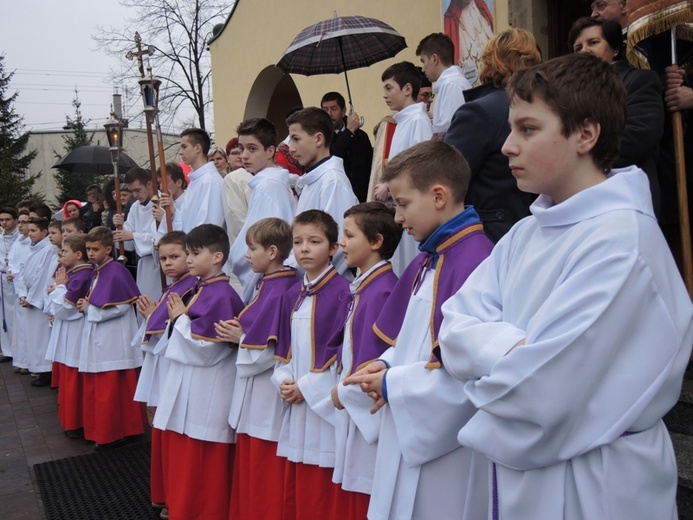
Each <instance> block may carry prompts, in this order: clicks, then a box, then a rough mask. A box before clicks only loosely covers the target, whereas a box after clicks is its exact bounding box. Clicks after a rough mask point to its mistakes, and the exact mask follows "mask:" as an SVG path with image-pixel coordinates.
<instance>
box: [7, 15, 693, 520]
mask: <svg viewBox="0 0 693 520" xmlns="http://www.w3.org/2000/svg"><path fill="white" fill-rule="evenodd" d="M603 3H607V4H608V2H596V4H599V5H598V6H597V7H595V9H597V8H598V7H600V6H601V4H603ZM616 3H618V2H616ZM597 10H599V9H597ZM604 11H605V9H604V8H602V9H600V10H599V12H600V13H601V12H604ZM606 12H608V11H606ZM570 43H571V46H572V47H573V49H574V51H575V53H574V54H570V55H567V56H563V57H560V58H556V59H553V60H549V61H547V62H545V63H542V62H541V61H542V60H541V55H540V53H539V50H538V48H537V45H536V41H535V40H534V38H533V36H532V35H531V34H530V33H528V32H527V31H524V30H521V29H509V30H506V31H503V32H501V33H499V34H498V35H496V36H494V37H493V38H492V39H491V40H490V41H489V42H488V44H487V45H486V47H485V49H484V52H483V55H482V58H481V63H482V69H481V71H480V74H479V85H477V86H476V87H472V86H471V85H470V84H469V82H468V81H467V80H466V78H465V77H464V75H463V74H462V72H461V70H460V69H459V67H457V66H456V65H454V64H453V60H454V46H453V43H452V41H451V40H450V39H449V38H448V37H447V36H445V35H443V34H440V33H435V34H431V35H429V36H427V37H426V38H424V39H423V40H422V41H421V42H420V44H419V46H418V48H417V50H416V54H417V56H419V57H420V60H421V65H422V67H421V69H417V67H416V66H415V65H414V64H413V63H410V62H401V63H397V64H394V65H392V66H390V67H388V68H387V69H386V70H384V72H383V74H382V82H383V97H384V99H385V102H386V104H387V106H388V107H389V109H390V110H392V111H393V112H394V115H393V116H392V117H388V118H385V119H383V120H382V121H381V122H380V123H379V124H378V125H377V127H376V133H375V141H374V146H371V143H370V140H369V138H368V135H367V134H366V133H365V132H364V131H363V130H361V126H362V124H363V123H362V121H361V118H360V117H359V116H358V114H356V113H354V112H353V110H348V109H347V107H346V104H345V102H344V98H343V97H342V96H341V95H340V94H339V93H336V92H330V93H327V94H326V95H325V96H324V97H323V99H322V100H321V106H320V107H308V108H303V109H298V110H295V111H292V113H290V114H289V115H288V117H287V119H286V125H287V127H288V129H289V135H288V137H287V141H286V142H284V143H280V142H279V139H278V135H277V130H276V128H275V126H274V125H273V124H272V123H271V122H270V121H269V120H267V119H263V118H253V119H249V120H246V121H243V122H241V123H240V124H239V125H238V128H237V137H234V139H232V140H231V141H230V142H229V143H228V145H227V146H226V147H225V148H224V149H222V148H220V147H212V145H211V142H210V138H209V136H208V134H207V133H206V132H204V131H202V130H200V129H195V128H191V129H188V130H185V131H184V132H182V134H181V145H180V158H181V161H182V163H183V165H184V166H185V167H186V168H189V170H190V171H189V172H188V173H187V174H186V172H185V171H184V169H183V168H182V167H181V166H180V165H178V164H175V163H170V164H168V165H167V166H166V176H167V191H166V192H160V193H154V190H153V189H152V185H153V184H152V177H151V173H150V172H149V171H148V170H144V169H140V168H133V169H131V170H130V171H129V172H128V173H127V174H126V175H125V178H124V181H125V183H126V184H127V187H128V190H127V192H128V197H132V202H131V203H130V205H129V208H128V212H127V214H125V213H120V214H118V213H115V212H112V213H111V214H110V215H109V216H104V215H103V214H104V207H103V206H104V197H103V191H101V189H100V188H99V187H98V186H94V187H90V188H89V190H88V192H87V200H88V203H87V204H86V205H82V203H81V202H79V201H77V200H70V201H68V202H66V203H65V205H64V208H63V210H64V217H65V219H64V220H63V221H62V222H60V221H51V220H50V219H51V211H50V209H49V208H48V207H47V206H46V205H45V204H40V203H28V202H26V203H21V204H20V205H19V206H18V207H17V208H13V207H6V208H0V226H1V227H2V230H3V233H2V235H1V238H2V240H0V255H2V258H4V262H3V264H2V314H3V330H2V336H1V337H0V345H1V346H2V352H3V358H2V360H0V361H12V363H13V366H14V370H15V372H17V373H19V374H33V375H34V381H33V383H32V384H34V385H36V386H49V385H50V386H52V387H55V388H58V403H59V416H60V421H61V425H62V427H63V428H64V430H65V434H66V435H67V436H68V437H69V438H72V439H87V440H89V441H91V442H94V443H95V444H94V448H95V449H96V450H105V449H111V448H114V447H117V446H120V445H121V444H122V443H124V442H125V441H126V440H127V439H128V438H129V437H132V436H136V435H140V434H142V433H143V432H144V431H145V428H146V425H147V422H149V423H150V425H151V446H152V447H151V475H150V486H151V501H152V506H153V507H155V508H158V509H161V513H160V516H161V518H164V519H165V518H172V519H245V518H247V519H257V518H267V519H311V518H316V519H317V518H320V519H327V518H335V519H336V518H339V519H344V518H349V519H351V518H353V519H362V518H366V517H367V518H370V519H372V520H374V519H411V518H418V519H429V518H440V519H448V518H450V519H452V518H468V519H481V518H489V519H491V518H493V519H497V518H528V519H529V518H566V519H581V518H624V519H625V518H628V519H633V518H642V519H650V518H676V515H677V513H676V501H675V495H676V478H677V477H676V462H675V459H674V453H673V449H672V445H671V441H670V439H669V436H668V433H667V431H666V427H665V426H664V424H663V422H662V417H663V416H664V414H665V413H666V412H667V411H668V410H669V409H670V408H671V407H672V406H673V404H674V403H675V402H676V400H677V398H678V394H679V390H680V386H681V381H682V378H683V373H684V371H685V369H686V366H687V363H688V360H689V357H690V353H691V346H692V345H693V304H692V303H691V300H690V298H689V296H688V292H687V290H686V288H685V287H684V284H683V282H682V280H681V277H680V275H679V273H678V270H677V267H676V264H675V261H674V258H673V256H672V255H671V253H670V252H669V248H668V246H667V243H666V241H665V239H664V236H663V234H662V231H661V229H660V226H659V224H658V221H657V216H658V214H659V208H660V204H659V202H660V194H659V190H658V188H657V186H658V184H657V182H658V177H657V174H656V173H657V146H656V145H657V143H659V140H660V139H661V137H662V132H663V128H662V126H663V119H664V110H665V108H664V107H665V106H668V107H669V108H672V107H673V106H674V105H673V104H674V103H684V104H685V103H686V102H687V101H686V100H687V99H688V98H685V94H682V95H678V94H677V95H676V96H674V94H673V91H674V90H677V92H678V90H679V89H685V88H688V87H685V86H683V79H684V77H683V76H682V75H681V74H680V73H679V72H678V71H676V70H673V69H670V70H668V71H667V77H666V80H665V83H664V91H665V94H666V97H664V98H662V89H661V87H660V82H659V78H657V77H656V75H654V76H653V75H652V74H649V73H644V72H641V71H636V70H633V69H631V68H630V67H628V66H627V65H626V64H624V63H622V62H619V59H620V56H621V45H622V33H621V26H619V25H618V23H617V22H610V21H605V20H599V19H581V20H578V21H577V22H576V23H575V25H574V27H573V29H572V30H571V33H570ZM422 79H427V80H428V81H429V82H430V83H428V85H427V86H424V87H423V88H424V89H427V90H423V91H422ZM431 83H432V87H431ZM689 90H690V89H689ZM655 94H656V95H655ZM682 97H683V101H682ZM434 98H435V99H434ZM674 99H676V101H674ZM431 101H433V102H434V105H433V114H432V117H430V116H429V109H430V102H431ZM684 108H685V107H684ZM655 109H656V110H655ZM640 110H643V112H640ZM655 112H657V114H655ZM660 116H661V117H660ZM617 166H618V167H617ZM159 175H161V172H159ZM107 191H108V190H107ZM155 196H156V197H155ZM109 206H110V205H109ZM167 214H168V215H167ZM168 217H170V218H168ZM117 249H123V250H124V251H133V252H134V258H135V259H136V264H137V265H136V274H135V276H133V274H132V273H131V272H130V271H128V269H126V268H125V267H124V266H123V265H122V264H121V262H119V261H118V257H119V253H116V250H117ZM633 490H637V493H634V492H633Z"/></svg>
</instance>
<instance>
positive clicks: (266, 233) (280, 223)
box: [245, 217, 293, 262]
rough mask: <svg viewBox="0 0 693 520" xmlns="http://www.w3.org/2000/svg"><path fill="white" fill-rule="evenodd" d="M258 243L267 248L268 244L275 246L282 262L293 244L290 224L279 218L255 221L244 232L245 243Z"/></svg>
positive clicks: (287, 256)
mask: <svg viewBox="0 0 693 520" xmlns="http://www.w3.org/2000/svg"><path fill="white" fill-rule="evenodd" d="M251 242H254V243H256V244H260V245H261V246H262V247H264V248H265V249H267V248H268V247H270V246H275V247H276V248H277V254H278V257H279V260H281V261H282V262H283V261H284V260H286V259H287V258H289V253H291V248H292V245H293V237H292V235H291V226H290V225H289V224H288V223H287V222H286V221H285V220H282V219H280V218H274V217H271V218H263V219H260V220H258V221H257V222H255V224H253V225H252V226H250V227H249V228H248V231H246V233H245V243H246V244H248V245H250V243H251Z"/></svg>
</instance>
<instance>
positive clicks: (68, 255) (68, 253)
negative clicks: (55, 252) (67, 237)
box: [60, 244, 84, 269]
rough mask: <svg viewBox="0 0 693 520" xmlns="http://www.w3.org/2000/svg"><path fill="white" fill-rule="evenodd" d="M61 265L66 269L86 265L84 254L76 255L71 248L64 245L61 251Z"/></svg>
mask: <svg viewBox="0 0 693 520" xmlns="http://www.w3.org/2000/svg"><path fill="white" fill-rule="evenodd" d="M60 263H61V264H62V265H63V267H64V268H65V269H71V268H73V267H74V266H76V265H79V264H81V263H84V259H83V258H82V253H76V252H75V251H73V250H72V249H70V246H68V245H66V244H63V245H62V248H61V249H60Z"/></svg>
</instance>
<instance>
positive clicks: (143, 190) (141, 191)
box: [121, 181, 152, 205]
mask: <svg viewBox="0 0 693 520" xmlns="http://www.w3.org/2000/svg"><path fill="white" fill-rule="evenodd" d="M128 188H129V190H130V193H131V194H132V196H133V197H135V198H136V199H137V201H138V202H139V203H140V204H143V205H146V204H147V203H148V202H149V199H151V198H152V182H151V181H149V182H147V184H142V183H141V182H140V181H133V182H131V183H130V184H128ZM126 193H127V192H126V191H123V192H121V195H123V194H126ZM129 200H130V199H129V197H128V199H127V200H126V201H125V204H127V203H128V202H129ZM121 203H122V199H121Z"/></svg>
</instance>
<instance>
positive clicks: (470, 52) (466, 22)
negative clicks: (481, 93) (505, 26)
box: [443, 0, 493, 83]
mask: <svg viewBox="0 0 693 520" xmlns="http://www.w3.org/2000/svg"><path fill="white" fill-rule="evenodd" d="M443 13H444V14H443V26H444V28H445V29H444V30H445V34H447V35H448V36H449V37H450V38H451V39H452V42H453V43H454V44H455V61H456V62H457V64H458V65H459V66H460V68H461V69H462V71H463V72H464V74H465V76H466V77H467V79H468V80H469V81H470V82H471V83H474V82H475V81H476V79H477V76H478V75H479V65H480V63H481V52H482V51H483V49H484V46H485V45H486V42H487V41H489V40H490V39H491V37H492V36H493V0H443Z"/></svg>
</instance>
